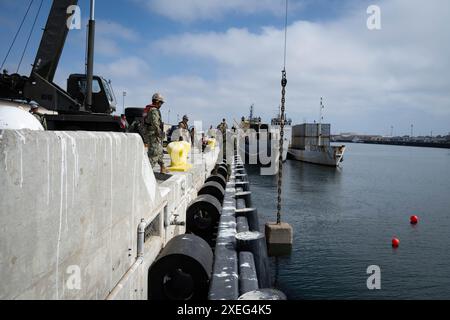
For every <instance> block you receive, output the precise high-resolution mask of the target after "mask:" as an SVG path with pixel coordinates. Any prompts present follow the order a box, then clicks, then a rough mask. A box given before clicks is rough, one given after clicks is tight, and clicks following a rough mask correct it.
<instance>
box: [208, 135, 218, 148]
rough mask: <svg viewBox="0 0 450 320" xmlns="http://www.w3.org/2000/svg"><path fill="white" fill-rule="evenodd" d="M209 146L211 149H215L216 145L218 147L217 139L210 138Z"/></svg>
mask: <svg viewBox="0 0 450 320" xmlns="http://www.w3.org/2000/svg"><path fill="white" fill-rule="evenodd" d="M208 146H209V147H210V148H211V149H214V148H215V147H216V139H213V138H212V139H208Z"/></svg>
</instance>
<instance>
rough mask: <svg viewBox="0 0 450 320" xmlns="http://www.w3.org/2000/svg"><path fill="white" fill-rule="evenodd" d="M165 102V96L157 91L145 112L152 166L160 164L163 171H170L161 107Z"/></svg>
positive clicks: (145, 125) (149, 156)
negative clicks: (166, 163)
mask: <svg viewBox="0 0 450 320" xmlns="http://www.w3.org/2000/svg"><path fill="white" fill-rule="evenodd" d="M163 104H164V97H163V96H161V95H160V94H159V93H155V94H154V95H153V98H152V104H151V105H149V106H147V107H146V111H145V113H146V114H144V127H145V132H146V134H145V136H146V137H147V139H144V141H145V140H147V142H148V158H149V160H150V163H151V165H152V167H154V166H155V165H156V164H159V166H160V167H161V173H168V170H167V169H166V168H165V166H164V161H163V159H164V149H163V139H164V124H163V122H162V117H161V112H160V110H159V109H160V108H161V107H162V105H163Z"/></svg>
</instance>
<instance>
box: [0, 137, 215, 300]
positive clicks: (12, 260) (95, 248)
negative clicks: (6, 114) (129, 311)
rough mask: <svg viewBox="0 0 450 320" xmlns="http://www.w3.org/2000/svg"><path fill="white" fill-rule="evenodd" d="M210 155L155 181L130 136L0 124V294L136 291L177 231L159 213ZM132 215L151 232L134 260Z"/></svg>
mask: <svg viewBox="0 0 450 320" xmlns="http://www.w3.org/2000/svg"><path fill="white" fill-rule="evenodd" d="M217 154H218V151H217V150H212V151H211V152H209V153H208V154H207V155H204V156H200V157H199V159H193V160H196V163H194V168H193V169H192V171H191V172H189V173H181V174H176V175H174V176H173V177H171V178H170V179H169V180H167V181H165V182H163V183H158V182H157V181H156V179H155V176H154V174H153V172H152V168H151V167H150V164H149V162H148V158H147V156H146V154H145V152H144V146H143V143H142V140H141V139H140V137H139V136H138V135H134V134H121V133H88V132H70V133H69V132H31V131H3V132H2V133H1V136H0V179H1V181H2V183H1V185H0V228H1V232H0V253H1V254H0V278H1V279H2V285H1V286H0V299H105V298H109V299H146V298H147V273H148V268H149V267H150V265H151V264H152V262H153V261H154V259H155V258H156V257H157V255H158V254H159V252H160V251H161V249H162V247H163V246H164V244H165V243H167V242H168V241H169V240H170V239H171V237H173V236H174V235H177V234H180V233H183V232H184V229H183V228H182V227H175V226H173V227H172V226H168V225H167V221H169V223H170V222H171V221H173V219H174V214H180V217H179V220H178V221H183V219H184V216H183V213H184V214H185V208H186V206H187V204H188V203H189V202H190V199H191V198H193V197H195V195H196V192H197V190H198V188H199V187H201V185H202V184H203V181H204V179H205V177H206V176H207V175H208V174H209V172H210V171H211V170H212V168H213V166H214V163H215V159H216V158H217ZM142 219H143V220H144V221H145V223H146V225H151V226H153V229H154V231H153V232H152V234H151V236H150V237H149V238H148V239H147V241H146V242H145V245H144V256H143V258H142V259H137V229H138V226H139V224H140V222H141V220H142ZM165 221H166V224H165ZM111 293H112V294H111Z"/></svg>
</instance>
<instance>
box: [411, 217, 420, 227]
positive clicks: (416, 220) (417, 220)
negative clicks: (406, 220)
mask: <svg viewBox="0 0 450 320" xmlns="http://www.w3.org/2000/svg"><path fill="white" fill-rule="evenodd" d="M410 221H411V224H413V225H416V224H418V223H419V217H418V216H411V219H410Z"/></svg>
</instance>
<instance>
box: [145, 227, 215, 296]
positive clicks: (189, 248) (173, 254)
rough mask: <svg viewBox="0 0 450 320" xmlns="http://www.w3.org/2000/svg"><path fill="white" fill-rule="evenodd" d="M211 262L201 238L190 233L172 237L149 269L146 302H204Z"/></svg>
mask: <svg viewBox="0 0 450 320" xmlns="http://www.w3.org/2000/svg"><path fill="white" fill-rule="evenodd" d="M213 259H214V257H213V252H212V250H211V248H210V247H209V245H208V243H206V242H205V241H204V240H203V239H201V238H199V237H197V236H195V235H193V234H185V235H180V236H177V237H175V238H173V239H172V240H171V241H170V242H169V243H168V244H167V245H166V247H165V248H164V250H163V251H162V252H161V254H160V255H159V256H158V257H157V258H156V260H155V262H154V263H153V264H152V266H151V267H150V269H149V274H148V298H149V300H176V301H183V300H184V301H187V300H196V301H197V300H206V299H207V297H208V291H209V282H210V280H211V274H212V267H213Z"/></svg>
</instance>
